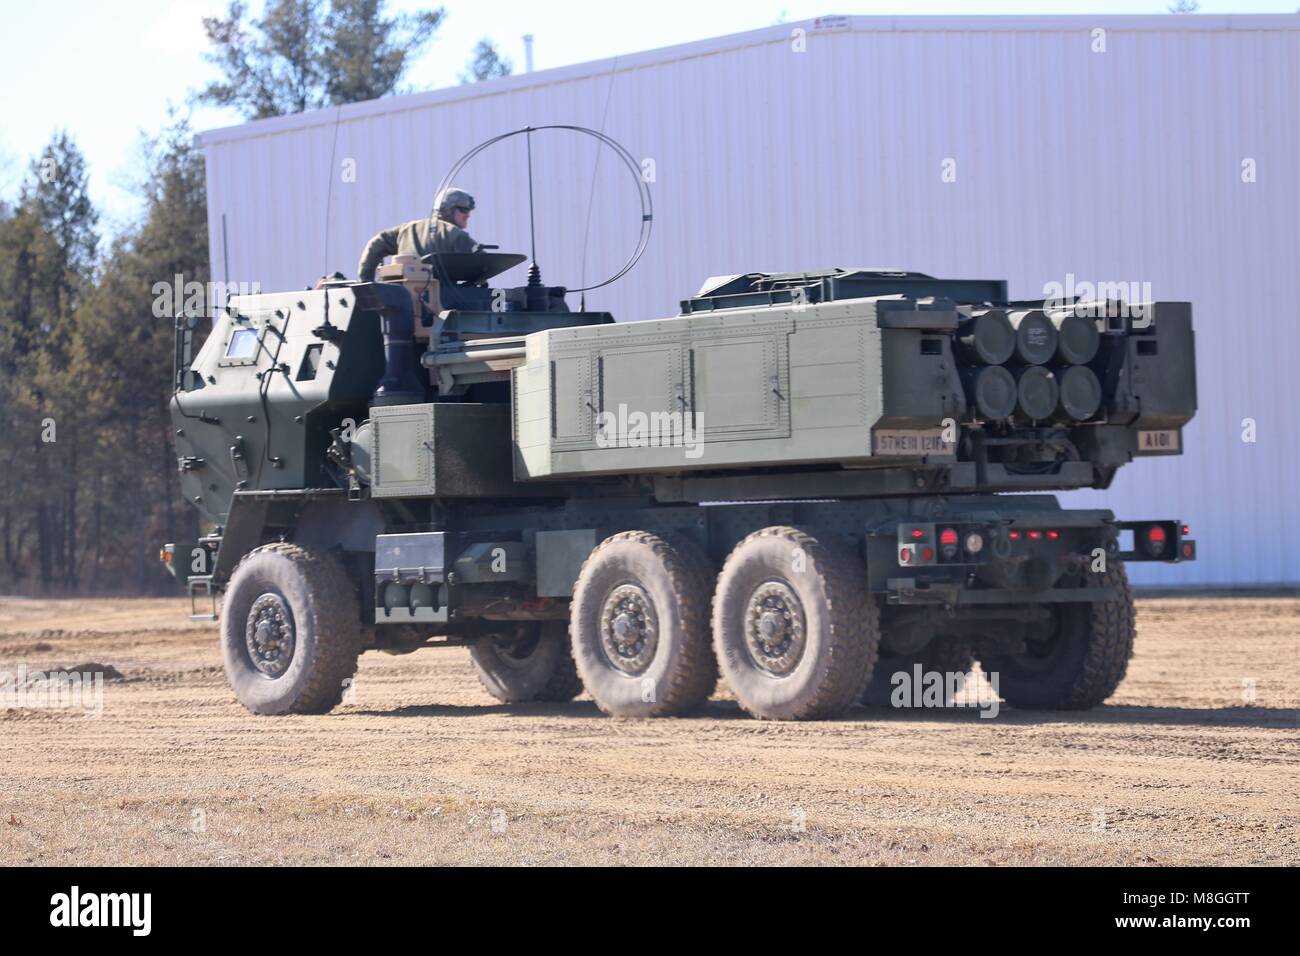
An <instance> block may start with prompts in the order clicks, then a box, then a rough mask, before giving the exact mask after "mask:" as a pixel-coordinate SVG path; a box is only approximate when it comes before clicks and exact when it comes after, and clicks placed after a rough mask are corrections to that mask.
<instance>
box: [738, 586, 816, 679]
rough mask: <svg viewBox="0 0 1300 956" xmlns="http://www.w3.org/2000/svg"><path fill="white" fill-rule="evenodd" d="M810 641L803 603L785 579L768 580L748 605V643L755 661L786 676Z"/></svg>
mask: <svg viewBox="0 0 1300 956" xmlns="http://www.w3.org/2000/svg"><path fill="white" fill-rule="evenodd" d="M806 643H807V637H806V629H805V624H804V613H803V604H802V603H801V602H800V600H799V596H798V595H797V594H795V593H794V589H793V588H791V587H790V585H788V584H786V583H785V582H784V581H766V582H764V583H763V584H760V585H759V586H758V587H757V588H756V589H755V590H754V593H753V594H751V595H750V597H749V604H748V606H747V607H746V609H745V646H746V647H747V648H748V650H749V654H750V657H752V658H753V659H754V663H755V664H757V665H758V666H759V667H761V668H762V669H763V670H765V671H767V672H768V673H769V674H775V675H777V676H779V677H784V676H785V675H786V674H789V673H790V672H791V671H793V670H794V669H795V667H796V666H797V665H798V663H799V660H800V659H801V658H802V657H803V651H804V646H805V645H806Z"/></svg>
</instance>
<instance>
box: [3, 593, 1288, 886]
mask: <svg viewBox="0 0 1300 956" xmlns="http://www.w3.org/2000/svg"><path fill="white" fill-rule="evenodd" d="M186 611H187V608H186V605H185V602H183V601H174V600H139V601H127V600H116V601H107V602H104V601H99V602H93V603H92V602H85V601H29V600H21V599H0V672H4V673H7V674H11V675H12V674H16V673H17V672H18V671H19V668H20V667H24V666H25V667H26V669H27V671H28V672H31V671H33V670H37V669H53V668H56V667H70V666H73V665H81V664H86V663H95V664H101V665H111V666H112V667H113V668H116V669H117V670H118V671H120V672H121V674H122V675H123V679H121V680H115V681H111V682H109V683H106V684H104V685H103V698H102V704H103V706H102V713H101V714H100V715H99V716H95V717H86V716H84V714H83V711H82V710H80V709H72V708H69V707H62V708H51V707H48V706H26V707H21V708H19V707H9V708H7V709H0V737H2V738H3V746H2V747H0V863H2V864H31V863H36V864H69V865H98V864H171V863H175V864H234V863H248V864H269V863H319V864H331V863H356V864H380V865H383V864H396V863H402V864H408V863H410V864H477V863H501V864H513V863H596V864H605V863H640V864H649V863H655V864H691V863H732V864H768V863H794V864H805V863H866V864H918V865H919V864H1003V863H1018V864H1019V863H1023V864H1191V863H1204V864H1226V863H1246V864H1289V865H1293V866H1294V865H1296V864H1300V599H1290V598H1247V597H1234V598H1223V599H1219V598H1179V599H1151V600H1143V601H1141V602H1140V604H1139V635H1138V644H1137V656H1136V657H1135V659H1134V661H1133V663H1132V665H1131V667H1130V669H1129V676H1128V679H1127V680H1126V681H1125V682H1124V684H1123V685H1122V686H1121V687H1120V688H1119V691H1118V692H1117V693H1116V694H1115V696H1114V697H1113V698H1112V700H1111V701H1110V703H1108V704H1107V705H1106V706H1104V707H1101V708H1099V709H1097V710H1094V711H1091V712H1087V713H1082V714H1062V713H1043V712H1027V711H1015V710H1012V709H1011V708H1006V707H1004V708H1003V709H1002V710H1001V712H1000V713H999V714H998V716H997V717H995V718H993V719H981V718H980V717H979V715H978V711H977V710H973V709H971V710H960V711H957V710H950V711H939V712H936V711H906V712H904V711H889V710H866V709H862V710H856V711H854V712H852V713H851V714H850V715H849V716H848V717H847V718H846V719H843V720H838V721H831V722H824V723H806V724H774V723H767V722H759V721H755V720H751V719H749V718H747V717H746V716H745V715H744V714H742V713H741V712H740V711H739V710H738V708H737V707H736V705H735V704H734V703H733V702H731V701H730V700H728V699H726V695H725V692H724V693H720V694H719V695H718V696H717V697H716V698H715V699H714V700H713V701H712V702H711V703H710V705H709V708H708V710H707V711H706V712H705V713H703V714H702V715H700V716H696V717H690V718H681V719H671V720H655V721H648V722H642V721H624V720H611V719H608V718H606V717H604V716H602V715H601V714H600V713H599V712H598V711H597V710H596V708H595V706H594V705H593V704H592V703H591V702H590V701H588V700H585V699H581V700H579V701H577V702H575V703H573V704H568V705H528V706H502V705H499V704H497V703H496V702H495V701H493V700H492V699H491V698H489V697H488V696H487V694H486V693H485V692H484V691H483V690H482V689H481V688H480V687H479V685H478V682H477V680H476V679H475V677H474V676H473V673H472V672H471V670H470V667H469V658H468V654H467V653H466V652H465V651H464V650H461V649H440V650H425V651H420V652H417V653H416V654H412V655H408V656H405V657H391V656H386V655H383V654H376V653H370V654H366V655H364V656H363V657H362V659H361V667H360V670H359V672H358V675H357V679H356V683H355V687H354V689H353V691H352V692H351V696H350V699H349V700H348V702H347V703H346V704H345V705H344V706H342V707H341V708H339V709H338V710H337V711H335V712H334V713H332V714H330V715H327V716H322V717H287V718H286V717H280V718H271V717H254V716H252V715H250V714H248V713H246V712H245V711H244V710H243V709H242V708H241V707H240V706H239V705H238V704H237V703H236V702H235V700H234V697H233V695H232V694H231V692H230V690H229V689H228V688H227V686H226V681H225V676H224V674H223V672H222V668H221V657H220V653H219V651H218V648H217V639H216V626H215V625H212V624H191V623H189V622H188V620H187V613H186ZM1252 695H1253V697H1252ZM28 704H29V705H30V704H31V701H28ZM0 707H3V705H0Z"/></svg>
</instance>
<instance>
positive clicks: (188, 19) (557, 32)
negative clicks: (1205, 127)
mask: <svg viewBox="0 0 1300 956" xmlns="http://www.w3.org/2000/svg"><path fill="white" fill-rule="evenodd" d="M1170 2H1172V0H1039V2H1029V0H979V2H953V0H906V2H903V0H892V2H862V0H858V2H852V0H746V2H730V3H727V2H709V0H654V2H653V3H645V2H638V3H635V4H633V3H626V2H624V3H617V2H610V0H603V2H565V0H531V2H529V0H475V2H466V0H443V2H442V3H441V4H440V5H441V6H443V7H444V9H445V10H446V12H447V17H446V19H445V20H444V23H443V25H442V26H441V27H440V28H439V30H438V32H437V34H436V35H435V37H434V39H433V41H432V42H431V43H430V44H429V46H428V47H427V48H426V49H425V51H424V53H423V54H422V55H421V56H420V57H419V59H418V60H417V61H416V62H415V63H414V64H413V66H412V68H411V69H410V71H409V72H408V74H407V76H406V78H405V86H406V87H407V88H409V89H411V90H427V89H437V88H440V87H445V86H453V85H455V84H456V83H457V82H458V76H459V74H460V73H461V72H462V71H463V70H464V69H465V66H466V63H467V61H468V60H469V57H470V52H471V50H472V49H473V47H474V44H475V43H477V42H478V40H479V39H481V38H483V37H490V38H491V39H492V40H493V41H494V42H495V43H496V44H497V46H498V48H499V49H500V50H501V52H502V53H504V54H505V55H506V56H508V57H510V58H511V59H512V60H513V61H514V63H515V69H516V72H522V71H523V68H524V52H523V40H522V37H523V35H524V34H527V33H531V34H532V35H533V36H534V68H535V69H539V70H541V69H547V68H551V67H558V66H568V65H570V64H573V63H581V62H585V61H588V60H599V59H603V58H605V57H610V56H617V55H622V54H626V53H634V52H637V51H640V50H649V49H654V48H656V47H662V46H670V45H673V44H678V43H687V42H690V41H692V40H700V39H704V38H706V37H712V36H721V35H724V34H728V33H738V32H742V31H744V30H752V29H756V28H759V27H764V26H768V25H771V24H773V23H777V22H781V21H787V22H790V23H795V22H797V21H800V20H806V19H810V18H812V17H816V16H824V15H827V14H849V15H853V14H867V15H952V14H964V15H976V14H1020V15H1024V14H1081V13H1082V14H1153V13H1165V12H1166V8H1167V7H1168V5H1169V3H1170ZM250 5H251V6H252V8H253V9H255V10H256V9H260V5H261V4H260V0H251V4H250ZM436 5H439V4H437V3H421V2H418V0H390V3H389V8H390V10H392V11H405V10H419V9H427V8H428V7H430V6H436ZM1298 6H1300V0H1284V2H1277V0H1236V2H1232V0H1228V2H1215V0H1202V2H1201V5H1200V12H1199V14H1194V15H1205V14H1214V13H1288V14H1293V13H1295V12H1296V10H1297V7H1298ZM225 7H226V0H122V2H118V3H105V2H103V0H63V2H62V3H60V4H59V6H58V12H59V16H58V18H57V20H58V23H57V29H51V25H50V24H51V21H50V12H49V9H48V8H47V7H46V6H45V5H42V4H35V3H22V4H20V3H18V2H17V0H0V12H2V14H3V22H4V23H5V31H6V33H7V35H8V37H9V42H8V43H6V44H5V50H4V55H3V57H0V197H3V198H7V199H12V198H13V196H14V195H15V194H16V192H17V189H18V184H19V182H20V181H21V180H22V177H23V175H24V173H25V171H26V169H27V167H28V165H29V163H30V162H31V159H32V157H34V156H35V155H36V154H37V153H39V151H40V150H41V148H42V147H43V146H44V145H45V144H46V143H47V142H48V141H49V140H50V138H51V136H52V135H53V134H54V133H55V131H57V130H59V129H66V130H67V131H68V132H69V133H70V134H71V135H72V137H73V138H74V139H75V140H76V141H77V144H78V145H79V146H80V148H81V149H82V151H83V152H84V153H85V154H86V156H87V160H88V162H89V164H90V168H91V197H92V199H93V200H94V202H95V203H96V205H97V206H99V208H100V209H101V215H102V219H101V228H102V231H103V232H104V233H106V234H112V233H114V232H117V231H118V230H120V229H121V228H122V227H123V226H124V225H126V224H127V223H129V222H130V221H131V220H132V219H133V218H134V217H135V216H136V215H138V212H139V201H138V199H137V197H136V196H135V194H134V192H133V189H132V184H133V183H134V182H136V181H138V179H139V177H140V175H141V163H140V160H141V152H140V143H141V136H142V134H146V133H151V132H155V131H157V130H158V129H159V128H161V127H162V126H163V125H164V123H165V122H166V121H167V116H168V110H169V108H175V109H178V110H180V111H181V112H182V113H186V112H188V113H189V115H190V119H191V122H192V124H193V126H194V128H195V129H196V130H204V129H214V128H217V127H222V126H230V125H233V124H235V123H238V122H239V121H240V117H239V116H238V114H236V113H234V112H232V111H229V110H218V109H213V108H210V107H195V106H193V105H192V104H191V103H190V98H189V93H190V91H191V90H193V89H195V88H198V87H201V86H202V85H203V84H204V83H206V82H207V81H208V80H211V79H214V78H215V77H216V73H215V71H214V69H213V68H212V67H211V66H209V65H208V64H207V63H206V61H205V60H204V59H203V52H204V51H205V50H206V49H207V41H206V39H205V37H204V33H203V26H202V17H203V16H205V15H214V14H218V13H222V12H224V10H225ZM16 38H22V39H21V42H15V39H16Z"/></svg>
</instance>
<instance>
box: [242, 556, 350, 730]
mask: <svg viewBox="0 0 1300 956" xmlns="http://www.w3.org/2000/svg"><path fill="white" fill-rule="evenodd" d="M364 635H365V628H364V627H363V626H362V623H361V612H360V609H359V607H358V601H357V590H356V587H355V585H354V583H353V581H352V579H351V578H349V577H348V575H347V572H345V571H344V570H343V568H342V566H341V565H340V564H339V563H338V562H337V561H336V560H335V559H334V558H333V557H331V556H330V555H328V554H325V553H322V552H317V551H310V550H308V549H306V548H302V547H299V546H298V545H296V544H288V543H285V542H279V543H276V544H267V545H263V546H262V547H260V548H256V549H254V550H253V551H250V552H249V553H248V554H247V555H245V557H244V559H243V560H242V561H240V563H239V566H238V567H237V568H235V571H234V573H233V574H232V575H231V576H230V584H229V585H228V586H227V588H226V597H225V604H224V608H223V611H222V618H221V652H222V657H223V658H224V661H225V667H226V677H227V678H228V679H229V680H230V686H231V688H232V689H233V690H234V691H235V696H236V697H237V698H239V702H240V703H241V704H243V705H244V706H245V707H246V708H247V709H248V710H250V711H252V712H253V713H255V714H323V713H325V712H327V711H329V710H331V709H332V708H333V707H334V706H335V705H337V704H338V703H339V701H341V700H342V699H343V693H344V691H345V690H347V687H348V684H349V682H350V680H351V677H352V675H353V674H354V673H356V669H357V658H358V656H360V654H361V648H362V645H363V643H364Z"/></svg>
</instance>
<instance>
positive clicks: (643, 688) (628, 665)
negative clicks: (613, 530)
mask: <svg viewBox="0 0 1300 956" xmlns="http://www.w3.org/2000/svg"><path fill="white" fill-rule="evenodd" d="M712 584H713V570H712V568H711V567H710V566H709V563H708V559H707V558H706V557H705V556H704V554H703V552H702V551H700V549H699V548H698V547H697V546H696V545H695V544H693V543H692V542H690V541H689V540H687V539H685V538H678V537H660V536H659V535H656V534H651V533H650V532H648V531H625V532H623V533H621V534H616V535H613V536H612V537H609V538H606V539H605V540H604V541H603V542H601V543H600V545H599V546H597V548H596V549H595V550H594V551H592V552H591V554H590V555H589V556H588V557H587V560H586V561H585V562H584V563H583V565H582V571H581V573H580V574H579V575H578V582H577V585H576V586H575V587H574V590H573V603H572V604H571V606H570V623H569V634H570V636H571V641H572V646H573V659H574V661H575V663H576V664H577V667H578V673H579V674H580V675H581V676H582V683H583V686H585V687H586V688H587V693H589V694H591V696H592V698H593V699H594V700H595V701H596V706H597V707H599V708H600V709H601V710H602V711H604V712H605V713H606V714H610V715H612V716H618V717H664V716H669V715H673V714H684V713H687V712H688V711H691V710H694V709H695V708H697V707H699V706H701V705H702V704H703V703H704V702H705V701H706V700H708V698H709V695H710V694H711V693H713V688H714V686H715V685H716V684H717V681H718V671H717V665H716V664H715V663H714V660H713V653H712V651H711V650H710V648H709V619H708V615H709V594H710V591H711V588H712Z"/></svg>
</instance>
